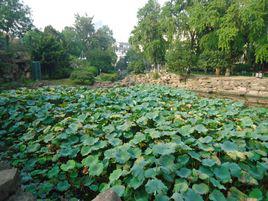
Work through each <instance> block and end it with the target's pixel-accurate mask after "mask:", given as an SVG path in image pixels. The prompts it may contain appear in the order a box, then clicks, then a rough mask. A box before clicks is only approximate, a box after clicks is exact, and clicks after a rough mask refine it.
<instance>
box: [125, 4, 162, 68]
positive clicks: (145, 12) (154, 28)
mask: <svg viewBox="0 0 268 201" xmlns="http://www.w3.org/2000/svg"><path fill="white" fill-rule="evenodd" d="M160 13H161V7H160V4H159V3H158V2H157V1H156V0H149V1H148V2H147V4H146V5H145V6H144V7H143V8H141V9H140V10H139V11H138V15H137V17H138V25H137V26H136V27H135V28H134V30H133V31H132V35H131V37H130V39H129V41H130V44H131V45H132V47H133V48H134V50H135V51H136V52H140V53H141V54H142V56H143V57H145V58H146V60H148V61H149V62H150V63H151V64H153V65H154V67H155V68H156V66H157V65H158V64H164V62H165V40H164V38H163V36H162V34H163V31H162V28H161V21H160Z"/></svg>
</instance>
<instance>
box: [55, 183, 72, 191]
mask: <svg viewBox="0 0 268 201" xmlns="http://www.w3.org/2000/svg"><path fill="white" fill-rule="evenodd" d="M70 186H71V185H70V184H69V183H68V181H62V182H59V183H58V184H57V186H56V188H57V190H58V191H60V192H63V191H67V190H68V189H69V188H70Z"/></svg>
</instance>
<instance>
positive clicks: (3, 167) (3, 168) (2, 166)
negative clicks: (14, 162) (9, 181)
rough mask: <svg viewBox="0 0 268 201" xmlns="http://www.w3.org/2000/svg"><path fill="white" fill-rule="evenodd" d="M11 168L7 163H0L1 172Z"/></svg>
mask: <svg viewBox="0 0 268 201" xmlns="http://www.w3.org/2000/svg"><path fill="white" fill-rule="evenodd" d="M10 168H12V167H11V165H10V163H9V162H7V161H0V171H1V170H6V169H10Z"/></svg>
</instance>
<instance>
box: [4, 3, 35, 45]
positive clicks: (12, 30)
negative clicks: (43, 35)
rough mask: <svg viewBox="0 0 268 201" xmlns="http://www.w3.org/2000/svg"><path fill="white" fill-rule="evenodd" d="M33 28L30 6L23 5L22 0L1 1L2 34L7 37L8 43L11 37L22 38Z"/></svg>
mask: <svg viewBox="0 0 268 201" xmlns="http://www.w3.org/2000/svg"><path fill="white" fill-rule="evenodd" d="M31 28H32V19H31V13H30V9H29V7H28V6H26V5H23V4H22V3H21V1H20V0H1V1H0V32H3V33H4V34H5V35H6V40H7V43H8V42H9V37H10V36H12V37H15V36H17V37H22V36H23V34H25V33H26V32H27V31H28V30H30V29H31Z"/></svg>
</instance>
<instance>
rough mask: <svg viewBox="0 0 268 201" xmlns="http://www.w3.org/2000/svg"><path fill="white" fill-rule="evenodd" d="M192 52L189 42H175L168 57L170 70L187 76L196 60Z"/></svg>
mask: <svg viewBox="0 0 268 201" xmlns="http://www.w3.org/2000/svg"><path fill="white" fill-rule="evenodd" d="M190 52H191V50H190V44H189V43H188V42H187V41H180V40H176V41H174V43H173V44H172V45H171V48H170V49H169V51H168V52H167V55H166V59H167V67H168V69H169V70H170V71H172V72H176V73H179V74H180V75H183V76H186V74H187V73H188V72H189V69H190V68H191V66H192V65H193V62H194V61H195V60H196V59H194V58H193V55H192V54H191V53H190Z"/></svg>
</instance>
